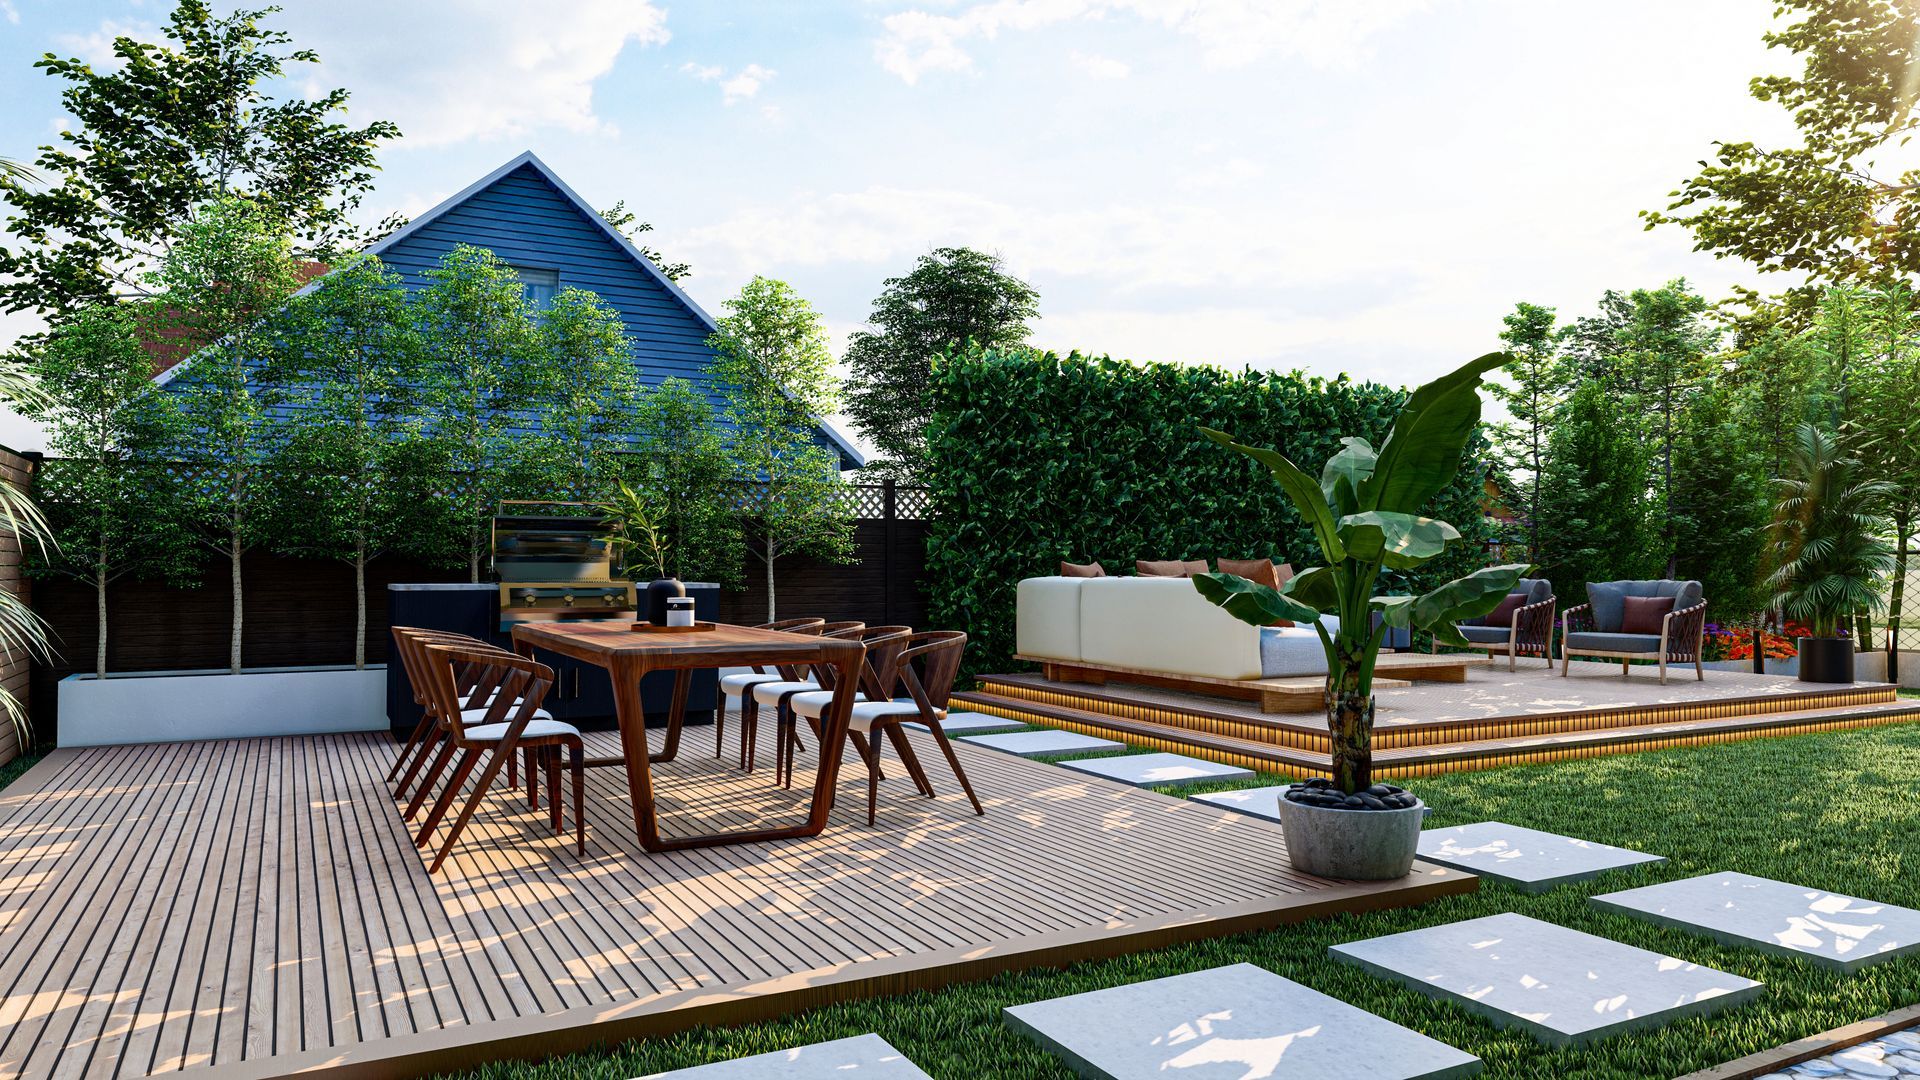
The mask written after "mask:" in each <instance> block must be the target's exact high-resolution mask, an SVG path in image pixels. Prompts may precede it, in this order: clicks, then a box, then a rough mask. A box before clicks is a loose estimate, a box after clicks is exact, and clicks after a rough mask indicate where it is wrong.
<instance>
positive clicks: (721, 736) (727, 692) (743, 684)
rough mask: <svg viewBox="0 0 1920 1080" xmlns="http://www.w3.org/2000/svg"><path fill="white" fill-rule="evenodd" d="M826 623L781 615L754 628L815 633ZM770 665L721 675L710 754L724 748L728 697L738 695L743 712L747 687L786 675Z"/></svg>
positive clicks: (719, 752)
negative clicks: (779, 617) (778, 619)
mask: <svg viewBox="0 0 1920 1080" xmlns="http://www.w3.org/2000/svg"><path fill="white" fill-rule="evenodd" d="M826 625H827V620H825V619H782V620H780V621H779V622H770V623H761V624H760V625H758V626H756V627H754V629H755V630H778V631H781V632H782V633H788V634H818V633H820V629H821V627H824V626H826ZM770 666H771V665H767V664H760V665H756V666H755V667H754V668H753V669H752V670H751V671H742V672H736V673H734V674H732V675H726V676H722V677H721V679H720V700H719V702H717V703H716V704H715V705H714V708H713V756H714V757H715V758H718V757H719V756H720V755H721V753H722V752H723V747H724V745H725V741H726V736H727V698H728V697H730V696H731V697H738V698H739V699H740V711H741V713H742V715H744V714H745V712H746V702H747V687H749V686H754V685H757V684H759V683H763V682H779V681H780V680H782V679H784V678H786V677H787V676H785V675H782V674H781V673H780V672H778V671H768V670H767V668H768V667H770ZM740 754H741V762H742V764H744V763H745V761H746V749H745V747H744V744H743V746H742V749H741V751H740Z"/></svg>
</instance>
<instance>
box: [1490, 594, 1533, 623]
mask: <svg viewBox="0 0 1920 1080" xmlns="http://www.w3.org/2000/svg"><path fill="white" fill-rule="evenodd" d="M1526 603H1527V594H1526V593H1523V592H1510V593H1508V594H1507V595H1506V597H1505V598H1503V599H1502V600H1501V601H1500V602H1499V603H1498V604H1495V605H1494V607H1493V610H1492V611H1489V612H1487V614H1486V616H1485V617H1484V618H1482V619H1481V620H1480V625H1481V626H1497V627H1499V628H1500V629H1502V630H1506V629H1510V628H1511V627H1512V626H1513V613H1514V612H1516V611H1519V610H1520V609H1521V608H1522V607H1524V606H1526Z"/></svg>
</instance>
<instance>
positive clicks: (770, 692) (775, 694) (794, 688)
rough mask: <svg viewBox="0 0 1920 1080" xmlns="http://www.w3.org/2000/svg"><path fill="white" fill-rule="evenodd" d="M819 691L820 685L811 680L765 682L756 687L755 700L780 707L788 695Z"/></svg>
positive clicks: (754, 691) (754, 689)
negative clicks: (782, 699)
mask: <svg viewBox="0 0 1920 1080" xmlns="http://www.w3.org/2000/svg"><path fill="white" fill-rule="evenodd" d="M818 689H820V684H819V683H817V682H813V681H811V680H809V681H807V682H787V681H784V680H775V681H774V682H763V683H759V684H757V685H755V686H754V688H753V700H755V701H757V702H759V703H760V704H762V705H778V704H780V699H781V698H783V697H786V696H787V695H788V694H798V693H803V692H805V691H808V690H818Z"/></svg>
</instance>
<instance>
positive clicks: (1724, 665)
mask: <svg viewBox="0 0 1920 1080" xmlns="http://www.w3.org/2000/svg"><path fill="white" fill-rule="evenodd" d="M1766 664H1767V672H1766V673H1767V674H1768V675H1785V676H1788V677H1794V676H1798V675H1799V674H1800V658H1799V657H1797V656H1795V657H1790V658H1788V659H1786V660H1768V661H1767V662H1766ZM1701 666H1702V667H1705V668H1706V669H1707V670H1708V671H1738V672H1741V673H1743V674H1747V675H1751V674H1753V661H1751V660H1709V661H1707V662H1706V663H1705V664H1703V665H1701ZM1916 679H1920V653H1914V652H1907V651H1902V652H1901V653H1900V681H1901V682H1902V683H1903V684H1904V685H1907V686H1913V685H1916ZM1853 681H1854V682H1886V681H1887V654H1886V653H1885V652H1880V651H1875V652H1856V653H1854V654H1853Z"/></svg>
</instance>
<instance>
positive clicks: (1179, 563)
mask: <svg viewBox="0 0 1920 1080" xmlns="http://www.w3.org/2000/svg"><path fill="white" fill-rule="evenodd" d="M1133 572H1134V573H1136V574H1139V575H1140V576H1141V577H1192V576H1193V575H1195V574H1204V573H1206V572H1207V560H1205V559H1159V560H1153V559H1135V560H1134V561H1133Z"/></svg>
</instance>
